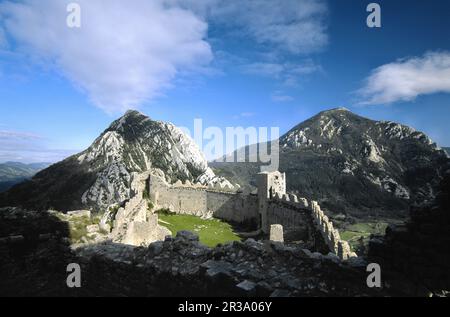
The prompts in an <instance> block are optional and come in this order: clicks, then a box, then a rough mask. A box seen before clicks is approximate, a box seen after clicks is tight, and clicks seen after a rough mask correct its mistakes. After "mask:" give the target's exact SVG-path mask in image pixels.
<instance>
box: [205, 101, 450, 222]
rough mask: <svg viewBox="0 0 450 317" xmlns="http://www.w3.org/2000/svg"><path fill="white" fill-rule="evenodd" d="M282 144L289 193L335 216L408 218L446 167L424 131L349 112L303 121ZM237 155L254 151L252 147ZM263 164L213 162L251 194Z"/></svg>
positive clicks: (430, 192)
mask: <svg viewBox="0 0 450 317" xmlns="http://www.w3.org/2000/svg"><path fill="white" fill-rule="evenodd" d="M253 146H256V147H258V146H260V145H253ZM279 146H280V170H281V171H282V172H286V174H287V180H288V181H287V186H288V190H289V191H291V192H293V193H296V194H299V195H303V196H305V197H307V198H308V199H313V200H317V201H319V202H320V204H321V205H323V206H324V207H325V208H326V209H328V211H329V212H330V213H331V214H344V215H350V216H353V217H364V218H367V217H374V218H379V217H386V218H390V217H394V218H398V217H406V216H407V209H408V208H409V207H408V206H409V204H410V203H411V202H426V201H429V200H432V199H433V197H434V192H433V190H434V189H433V188H434V187H435V185H436V184H437V182H438V180H439V178H440V169H441V166H443V165H445V164H447V163H448V157H447V155H446V154H445V152H444V151H443V150H441V149H440V148H438V147H437V145H436V144H435V143H433V142H432V141H431V140H430V139H429V138H428V137H427V136H426V135H425V134H424V133H422V132H420V131H416V130H414V129H413V128H410V127H408V126H406V125H401V124H398V123H395V122H392V121H375V120H371V119H368V118H365V117H362V116H359V115H357V114H354V113H352V112H350V111H349V110H347V109H345V108H335V109H331V110H326V111H322V112H320V113H318V114H317V115H315V116H313V117H311V118H309V119H307V120H305V121H303V122H301V123H299V124H297V125H296V126H294V127H293V128H292V129H290V130H289V131H288V132H287V133H285V134H284V135H283V136H281V137H280V139H279ZM238 151H246V152H247V153H248V152H249V147H248V146H247V147H245V148H243V149H239V150H237V151H236V152H238ZM236 152H235V153H236ZM235 153H233V154H232V155H235ZM260 165H261V164H259V163H218V162H215V163H211V164H210V166H211V167H212V168H213V169H214V171H215V172H216V173H217V174H219V175H222V176H225V177H227V178H228V179H230V180H231V181H232V182H236V183H238V184H240V185H241V186H246V185H247V186H248V184H250V186H248V187H250V189H252V188H254V187H253V186H252V185H254V184H255V179H254V177H253V175H254V174H255V172H257V171H258V170H259V167H260Z"/></svg>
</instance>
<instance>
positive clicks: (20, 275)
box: [0, 208, 429, 297]
mask: <svg viewBox="0 0 450 317" xmlns="http://www.w3.org/2000/svg"><path fill="white" fill-rule="evenodd" d="M0 218H1V219H0V236H1V237H2V238H0V279H1V281H2V283H1V286H0V295H3V296H17V295H19V296H23V295H29V296H104V295H107V296H283V297H285V296H395V295H400V296H402V295H419V296H424V295H428V294H429V291H428V290H426V289H424V288H423V287H418V286H417V285H416V284H413V283H410V282H408V280H407V279H405V278H402V277H401V276H400V275H398V274H391V273H389V272H385V271H383V287H382V288H379V289H371V288H368V287H367V284H366V278H367V275H368V274H369V273H367V272H366V271H365V270H366V265H367V263H365V261H364V260H362V259H361V258H359V259H358V260H353V261H351V262H339V260H338V259H337V258H336V257H335V256H333V255H327V256H324V255H321V254H319V253H311V252H309V251H308V250H306V249H301V248H299V247H292V246H286V245H282V244H277V243H273V242H267V241H265V242H257V241H255V240H253V239H248V240H246V241H245V242H233V243H230V244H226V245H222V246H220V245H219V246H217V247H216V248H213V249H211V248H208V247H206V246H203V245H202V244H200V243H199V242H198V237H197V236H196V235H194V234H192V233H189V232H181V233H179V234H178V235H177V236H176V237H175V238H170V237H169V238H167V239H166V240H165V241H160V242H156V243H153V244H151V245H150V246H149V247H145V248H144V247H132V246H128V245H124V244H115V243H112V242H107V243H100V244H92V245H89V246H86V247H81V248H78V249H72V246H71V245H70V241H69V239H68V237H67V234H68V228H67V223H64V222H62V221H60V220H59V219H58V218H57V217H55V216H54V215H51V214H48V213H42V212H28V211H24V210H21V209H18V208H4V209H1V210H0ZM69 263H78V264H80V266H81V276H82V287H81V288H78V289H69V288H68V287H67V286H66V278H67V275H68V273H67V272H66V267H67V265H68V264H69Z"/></svg>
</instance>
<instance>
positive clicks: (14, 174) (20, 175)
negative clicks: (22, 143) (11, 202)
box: [0, 162, 51, 192]
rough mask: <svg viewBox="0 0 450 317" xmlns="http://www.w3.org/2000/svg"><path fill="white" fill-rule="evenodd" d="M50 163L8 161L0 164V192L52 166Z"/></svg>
mask: <svg viewBox="0 0 450 317" xmlns="http://www.w3.org/2000/svg"><path fill="white" fill-rule="evenodd" d="M50 165H51V164H50V163H31V164H24V163H19V162H6V163H1V164H0V192H3V191H6V190H8V189H9V188H11V187H12V186H14V185H16V184H18V183H21V182H23V181H24V180H27V179H29V178H31V177H33V176H34V175H35V174H36V173H37V172H39V171H41V170H43V169H44V168H47V167H48V166H50Z"/></svg>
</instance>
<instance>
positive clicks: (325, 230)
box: [311, 201, 357, 260]
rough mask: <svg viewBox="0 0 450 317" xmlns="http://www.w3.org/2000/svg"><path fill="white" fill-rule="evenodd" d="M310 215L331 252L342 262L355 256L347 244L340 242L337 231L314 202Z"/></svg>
mask: <svg viewBox="0 0 450 317" xmlns="http://www.w3.org/2000/svg"><path fill="white" fill-rule="evenodd" d="M311 215H312V217H313V220H314V223H315V225H316V228H317V230H318V231H319V232H320V233H321V234H322V237H323V239H324V240H325V243H326V244H327V245H328V247H329V249H330V251H331V252H333V253H334V254H336V255H337V256H339V258H340V259H342V260H347V259H348V258H350V257H356V256H357V255H356V253H354V252H352V251H351V249H350V245H349V244H348V242H347V241H344V240H341V236H340V235H339V231H338V230H337V229H335V228H334V226H333V223H332V222H331V221H330V220H329V219H328V217H327V216H325V214H324V213H323V211H322V210H321V208H320V206H319V204H318V203H317V202H316V201H312V202H311Z"/></svg>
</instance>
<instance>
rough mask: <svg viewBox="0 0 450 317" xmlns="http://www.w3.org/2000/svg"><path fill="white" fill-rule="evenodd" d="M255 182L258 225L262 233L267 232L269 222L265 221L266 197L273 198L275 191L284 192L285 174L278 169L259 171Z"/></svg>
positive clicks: (282, 193) (281, 193)
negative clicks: (256, 185) (256, 187)
mask: <svg viewBox="0 0 450 317" xmlns="http://www.w3.org/2000/svg"><path fill="white" fill-rule="evenodd" d="M257 184H258V211H259V217H260V221H259V225H260V227H261V229H262V231H263V232H264V233H269V224H268V223H267V205H268V199H271V198H273V197H274V196H275V195H276V194H277V193H278V194H280V195H284V194H286V174H285V173H280V172H279V171H275V172H263V173H259V174H258V177H257Z"/></svg>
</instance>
